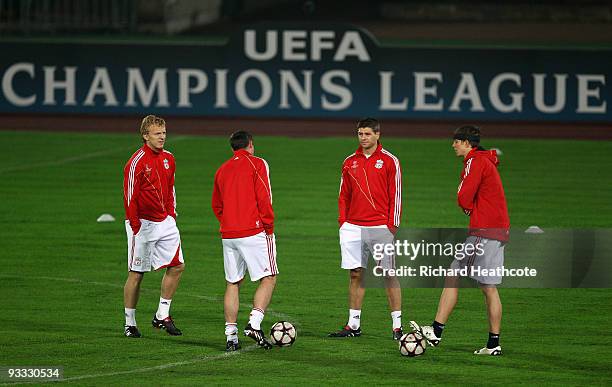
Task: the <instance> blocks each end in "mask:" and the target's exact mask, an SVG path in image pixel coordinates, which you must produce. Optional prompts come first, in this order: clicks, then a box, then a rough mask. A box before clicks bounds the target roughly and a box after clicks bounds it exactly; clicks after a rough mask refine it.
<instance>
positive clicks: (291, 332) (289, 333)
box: [270, 321, 297, 347]
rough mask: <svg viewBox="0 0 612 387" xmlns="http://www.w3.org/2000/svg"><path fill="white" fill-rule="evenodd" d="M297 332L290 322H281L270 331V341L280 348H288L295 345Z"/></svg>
mask: <svg viewBox="0 0 612 387" xmlns="http://www.w3.org/2000/svg"><path fill="white" fill-rule="evenodd" d="M296 337H297V331H296V330H295V327H294V326H293V324H291V323H290V322H288V321H279V322H277V323H276V324H274V325H272V328H271V329H270V341H271V342H272V344H274V345H278V346H279V347H288V346H290V345H292V344H293V343H295V338H296Z"/></svg>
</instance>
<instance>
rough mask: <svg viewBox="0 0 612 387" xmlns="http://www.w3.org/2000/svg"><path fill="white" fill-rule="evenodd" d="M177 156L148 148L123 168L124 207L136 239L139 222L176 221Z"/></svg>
mask: <svg viewBox="0 0 612 387" xmlns="http://www.w3.org/2000/svg"><path fill="white" fill-rule="evenodd" d="M175 170H176V164H175V162H174V156H173V155H172V153H170V152H168V151H167V150H163V151H162V152H159V153H157V152H155V151H153V149H151V148H149V146H148V145H146V144H145V145H143V146H142V148H140V149H139V150H137V151H136V153H134V154H133V155H132V157H131V158H130V159H129V160H128V162H127V163H126V164H125V167H124V168H123V206H124V207H125V218H126V219H127V220H129V221H130V226H131V227H132V231H133V232H134V235H136V234H137V233H138V231H139V230H140V219H147V220H151V221H154V222H161V221H162V220H164V219H166V218H167V217H168V215H170V216H172V217H173V218H175V219H176V196H175V192H174V172H175Z"/></svg>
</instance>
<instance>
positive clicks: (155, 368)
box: [0, 274, 300, 386]
mask: <svg viewBox="0 0 612 387" xmlns="http://www.w3.org/2000/svg"><path fill="white" fill-rule="evenodd" d="M0 278H17V279H34V280H48V281H60V282H72V283H77V284H88V285H98V286H108V287H113V288H121V289H122V288H123V286H122V285H120V284H114V283H110V282H98V281H83V280H81V279H79V278H63V277H47V276H19V275H10V274H8V275H7V274H0ZM145 291H146V290H145ZM181 295H183V296H188V297H194V298H199V299H203V300H207V301H216V302H218V301H220V299H219V298H217V297H211V296H204V295H198V294H192V293H183V292H181ZM241 306H245V305H244V304H241ZM247 307H250V305H248V306H247ZM267 312H268V314H271V315H273V316H276V317H280V318H286V319H288V320H289V319H290V320H292V323H293V324H294V325H296V326H298V327H299V325H300V324H299V323H298V322H297V321H295V319H293V318H291V316H289V315H286V314H284V313H279V312H274V311H271V310H268V311H267ZM256 348H258V346H257V345H255V344H253V345H251V346H248V347H246V348H243V349H241V350H239V351H236V352H223V353H219V354H215V355H206V356H202V357H197V358H194V359H190V360H184V361H179V362H174V363H167V364H160V365H157V366H152V367H145V368H137V369H134V370H128V371H117V372H107V373H101V374H88V375H79V376H73V377H70V378H64V379H60V380H46V381H41V380H37V381H31V382H21V383H2V384H0V385H3V386H13V385H17V384H39V383H59V382H72V381H75V380H84V379H94V378H104V377H110V376H118V375H130V374H137V373H143V372H148V371H159V370H164V369H167V368H173V367H180V366H184V365H190V364H195V363H201V362H208V361H213V360H217V359H223V358H227V357H230V356H238V355H240V354H241V353H244V352H250V351H252V350H254V349H256Z"/></svg>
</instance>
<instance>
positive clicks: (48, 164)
mask: <svg viewBox="0 0 612 387" xmlns="http://www.w3.org/2000/svg"><path fill="white" fill-rule="evenodd" d="M185 138H189V137H188V136H177V137H173V138H172V142H175V141H180V140H183V139H185ZM130 149H134V146H130V147H124V148H115V149H107V150H103V151H98V152H91V153H85V154H82V155H78V156H72V157H67V158H65V159H61V160H56V161H40V162H38V163H32V164H25V165H16V166H14V167H8V168H2V169H0V174H2V173H6V172H16V171H27V170H30V169H35V168H44V167H55V166H58V165H65V164H70V163H74V162H76V161H81V160H87V159H93V158H96V157H100V156H108V155H111V154H113V153H117V152H125V151H128V150H130Z"/></svg>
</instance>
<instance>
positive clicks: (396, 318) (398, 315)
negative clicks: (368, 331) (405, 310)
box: [391, 310, 402, 329]
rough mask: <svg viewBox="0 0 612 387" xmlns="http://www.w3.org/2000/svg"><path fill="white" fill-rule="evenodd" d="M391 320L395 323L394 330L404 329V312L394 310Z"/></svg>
mask: <svg viewBox="0 0 612 387" xmlns="http://www.w3.org/2000/svg"><path fill="white" fill-rule="evenodd" d="M391 320H392V321H393V329H398V328H401V327H402V311H401V310H394V311H393V312H391Z"/></svg>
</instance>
